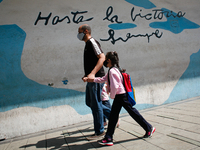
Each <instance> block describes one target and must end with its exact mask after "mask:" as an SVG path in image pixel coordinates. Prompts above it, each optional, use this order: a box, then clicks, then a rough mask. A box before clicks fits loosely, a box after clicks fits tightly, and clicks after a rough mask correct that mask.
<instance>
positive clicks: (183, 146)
mask: <svg viewBox="0 0 200 150" xmlns="http://www.w3.org/2000/svg"><path fill="white" fill-rule="evenodd" d="M148 142H150V143H152V144H154V145H157V146H159V147H161V148H163V149H165V150H172V149H176V150H190V149H193V148H195V147H196V146H195V145H192V144H189V143H186V142H183V141H181V140H177V139H175V138H172V137H169V136H163V135H162V134H160V136H159V137H158V135H157V137H154V138H152V139H151V140H149V141H148Z"/></svg>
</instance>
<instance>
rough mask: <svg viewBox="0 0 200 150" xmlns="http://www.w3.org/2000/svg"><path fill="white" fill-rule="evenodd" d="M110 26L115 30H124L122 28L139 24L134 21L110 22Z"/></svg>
mask: <svg viewBox="0 0 200 150" xmlns="http://www.w3.org/2000/svg"><path fill="white" fill-rule="evenodd" d="M108 27H109V28H111V29H113V30H122V29H131V28H135V27H137V25H135V24H133V23H120V24H118V23H115V24H110V25H108Z"/></svg>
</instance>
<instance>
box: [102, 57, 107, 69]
mask: <svg viewBox="0 0 200 150" xmlns="http://www.w3.org/2000/svg"><path fill="white" fill-rule="evenodd" d="M103 65H104V66H105V67H106V68H107V65H108V60H107V59H106V60H105V61H104V62H103Z"/></svg>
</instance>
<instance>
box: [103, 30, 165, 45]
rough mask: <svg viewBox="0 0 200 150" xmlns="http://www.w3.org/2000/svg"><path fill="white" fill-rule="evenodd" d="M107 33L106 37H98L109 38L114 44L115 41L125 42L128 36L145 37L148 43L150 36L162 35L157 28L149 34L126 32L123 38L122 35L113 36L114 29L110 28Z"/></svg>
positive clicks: (158, 36) (159, 36)
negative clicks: (107, 36)
mask: <svg viewBox="0 0 200 150" xmlns="http://www.w3.org/2000/svg"><path fill="white" fill-rule="evenodd" d="M108 34H109V38H107V39H100V40H101V41H109V40H111V43H112V44H113V45H114V44H115V42H116V41H119V40H121V41H123V42H127V41H128V40H129V39H130V38H133V37H147V39H148V43H149V41H150V37H151V36H153V35H155V36H156V37H157V38H161V36H162V35H163V33H162V32H161V33H160V35H159V30H156V31H155V32H152V33H151V34H148V33H146V34H137V35H134V34H131V33H127V34H126V38H125V39H123V38H122V37H119V38H117V39H116V38H115V37H114V35H115V31H114V30H112V29H110V30H109V31H108Z"/></svg>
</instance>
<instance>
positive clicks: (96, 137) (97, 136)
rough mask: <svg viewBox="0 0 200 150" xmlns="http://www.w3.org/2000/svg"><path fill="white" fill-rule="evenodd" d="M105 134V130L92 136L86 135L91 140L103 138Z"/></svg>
mask: <svg viewBox="0 0 200 150" xmlns="http://www.w3.org/2000/svg"><path fill="white" fill-rule="evenodd" d="M104 135H105V132H104V131H103V133H101V134H93V135H92V136H89V137H86V138H87V139H88V140H89V141H91V140H98V139H100V138H102V137H103V136H104Z"/></svg>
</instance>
